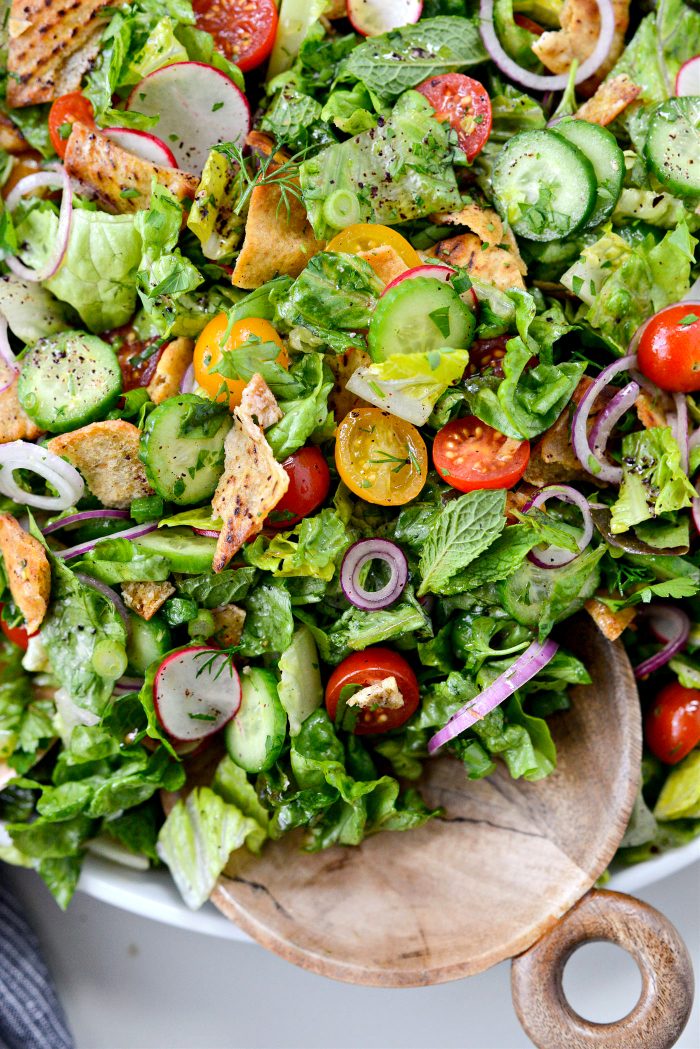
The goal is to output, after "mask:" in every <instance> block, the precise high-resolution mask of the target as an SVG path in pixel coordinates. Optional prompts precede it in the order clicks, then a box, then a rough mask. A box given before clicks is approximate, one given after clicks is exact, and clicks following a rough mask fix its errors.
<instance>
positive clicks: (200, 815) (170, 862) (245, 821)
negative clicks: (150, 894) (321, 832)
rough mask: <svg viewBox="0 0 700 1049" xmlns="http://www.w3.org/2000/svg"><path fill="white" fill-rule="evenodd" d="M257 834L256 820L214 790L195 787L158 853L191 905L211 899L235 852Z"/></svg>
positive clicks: (168, 825) (169, 822) (167, 826)
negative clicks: (222, 873) (248, 838)
mask: <svg viewBox="0 0 700 1049" xmlns="http://www.w3.org/2000/svg"><path fill="white" fill-rule="evenodd" d="M256 833H259V827H258V824H257V823H256V822H255V820H253V819H250V818H249V817H247V816H244V815H243V814H242V812H241V810H240V809H239V808H237V807H236V806H235V805H230V804H228V803H227V802H226V801H224V800H223V798H221V797H220V796H219V795H218V794H215V793H214V791H213V790H211V789H210V788H209V787H195V789H194V790H193V791H191V792H190V794H188V796H187V798H186V799H185V800H184V801H178V802H177V804H176V805H175V806H174V808H173V809H172V810H171V812H170V815H169V816H168V818H167V819H166V821H165V823H164V824H163V827H162V829H161V831H160V834H159V835H158V855H159V856H160V858H161V860H162V861H163V863H165V864H166V865H167V866H168V867H169V868H170V873H171V874H172V876H173V880H174V882H175V884H176V885H177V887H178V889H179V890H180V893H181V895H182V898H183V900H184V901H185V903H186V904H187V906H188V907H191V908H192V909H193V910H195V909H196V908H198V907H201V906H202V904H203V903H205V902H206V901H207V900H208V899H209V897H210V895H211V893H212V890H213V888H214V886H215V884H216V881H217V878H218V877H219V875H220V874H221V872H222V871H223V869H224V867H225V866H226V864H227V862H228V858H229V856H230V855H231V853H232V852H234V851H235V850H236V849H240V848H241V846H242V845H243V844H244V843H245V840H246V838H247V837H248V835H250V834H256Z"/></svg>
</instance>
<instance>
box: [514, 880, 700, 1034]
mask: <svg viewBox="0 0 700 1049" xmlns="http://www.w3.org/2000/svg"><path fill="white" fill-rule="evenodd" d="M596 940H599V941H600V940H606V941H608V942H609V943H614V944H617V945H618V946H619V947H622V948H623V949H624V950H626V951H628V952H629V954H631V955H632V957H633V958H634V960H635V961H636V963H637V965H638V966H639V970H640V972H641V974H642V993H641V995H640V998H639V1001H638V1002H637V1004H636V1005H635V1007H634V1008H633V1009H632V1011H631V1012H629V1013H628V1014H627V1016H625V1017H623V1018H622V1019H621V1020H618V1021H616V1022H615V1023H606V1024H598V1023H592V1022H591V1021H589V1020H584V1019H583V1017H582V1016H579V1015H578V1013H576V1012H574V1010H573V1009H572V1008H571V1006H570V1005H569V1003H568V1001H567V999H566V995H565V994H564V987H563V982H562V977H563V972H564V966H565V965H566V963H567V961H568V960H569V958H570V957H571V955H572V954H573V952H574V951H575V950H576V949H577V948H578V947H581V946H582V945H583V944H584V943H592V942H594V941H596ZM511 991H512V994H513V1004H514V1005H515V1011H516V1012H517V1014H518V1019H519V1020H520V1023H521V1024H522V1026H523V1027H524V1029H525V1031H526V1032H527V1034H528V1035H529V1037H530V1038H531V1040H532V1041H533V1042H534V1044H535V1045H536V1046H537V1049H561V1047H562V1046H566V1047H567V1049H630V1047H631V1046H640V1047H641V1046H643V1047H644V1049H670V1047H671V1046H673V1045H675V1044H676V1042H677V1041H678V1039H679V1037H680V1035H681V1033H682V1031H683V1028H684V1027H685V1025H686V1023H687V1022H688V1017H689V1015H690V1010H691V1007H692V1004H693V969H692V965H691V961H690V957H689V955H688V951H687V949H686V946H685V944H684V943H683V941H682V939H681V938H680V936H679V935H678V933H677V932H676V929H675V928H674V926H673V925H671V923H670V922H669V921H668V920H667V919H666V918H664V916H663V915H662V914H659V912H658V911H657V910H654V908H653V907H650V906H649V904H647V903H643V902H642V901H641V900H636V899H634V898H633V897H631V896H626V895H624V894H623V893H619V892H608V891H605V890H597V889H593V890H592V891H591V892H589V893H587V894H586V895H585V896H584V897H583V899H581V900H579V902H578V903H577V904H576V905H575V906H574V907H572V908H571V910H570V911H568V913H567V914H565V915H564V917H563V918H561V919H560V920H559V921H558V922H557V923H556V925H555V926H554V927H553V928H552V929H550V931H549V932H547V933H545V935H544V936H543V937H542V938H541V939H540V940H538V941H537V943H535V944H533V946H532V947H530V949H529V950H527V951H525V952H524V954H521V955H519V956H518V957H517V958H514V959H513V963H512V967H511Z"/></svg>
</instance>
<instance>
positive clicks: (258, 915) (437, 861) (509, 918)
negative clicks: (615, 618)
mask: <svg viewBox="0 0 700 1049" xmlns="http://www.w3.org/2000/svg"><path fill="white" fill-rule="evenodd" d="M565 641H566V644H567V645H568V646H569V648H570V649H571V650H573V651H574V652H575V653H576V654H577V655H579V656H580V657H581V658H582V659H584V661H585V663H586V665H587V667H588V669H589V671H590V673H591V676H592V678H593V684H592V685H590V686H585V687H579V688H576V689H574V690H572V707H571V709H570V710H569V711H566V712H564V713H560V714H557V715H555V716H554V717H552V718H551V719H550V725H551V728H552V733H553V736H554V738H555V741H556V744H557V750H558V754H559V767H558V769H557V771H556V772H555V773H554V774H553V775H552V776H550V777H549V778H548V779H546V780H543V781H542V782H541V783H525V782H522V781H514V780H511V779H510V777H509V775H508V773H507V772H506V771H504V770H503V769H502V768H499V770H498V772H497V773H496V774H494V775H493V776H491V777H490V778H489V779H488V780H482V781H479V782H475V783H472V782H469V781H468V780H467V778H466V776H465V773H464V768H463V766H462V765H461V764H460V763H458V762H457V761H455V760H454V759H452V758H449V757H441V758H438V759H436V760H434V761H431V762H429V763H428V764H427V766H426V773H425V775H424V778H423V781H422V783H421V789H422V792H423V794H424V796H425V798H426V800H427V802H428V804H429V805H431V806H438V805H440V806H443V807H444V809H445V815H444V816H443V817H442V818H439V819H435V820H432V821H430V822H429V823H428V824H427V825H426V826H425V827H422V828H421V829H420V830H413V831H410V832H408V833H405V834H390V833H384V834H379V835H377V836H376V837H374V838H370V839H368V840H367V841H365V842H364V843H363V844H362V845H361V846H360V847H358V848H334V849H331V850H328V851H326V852H323V853H320V854H314V855H308V854H305V853H302V852H300V851H299V838H298V837H295V836H293V835H292V836H289V837H288V838H285V839H283V840H282V841H280V842H276V843H274V844H270V845H269V846H268V847H267V848H266V850H265V851H264V854H263V855H262V857H260V858H256V857H252V856H251V857H248V858H246V859H243V860H241V861H239V865H238V867H237V869H236V871H235V872H232V873H233V876H232V877H228V878H222V879H221V881H220V883H219V885H218V887H217V889H216V890H215V892H214V896H213V901H214V903H215V904H216V906H217V907H219V909H220V910H222V911H223V913H224V914H226V915H228V916H229V917H230V918H231V919H232V920H233V921H234V922H236V924H237V925H239V926H240V927H241V928H242V929H244V930H245V931H246V932H247V933H249V934H250V935H251V936H252V937H253V938H254V939H256V940H258V942H259V943H261V944H262V945H263V946H264V947H267V948H269V949H270V950H272V951H274V952H276V953H277V954H280V955H281V956H282V957H284V958H286V959H288V960H289V961H292V962H294V963H296V964H297V965H301V966H303V967H305V968H307V969H311V970H312V971H314V972H317V973H321V974H323V975H325V976H330V977H332V978H335V979H340V980H346V981H349V982H352V983H362V984H369V985H374V986H385V987H408V986H419V985H425V984H434V983H439V982H442V981H445V980H453V979H457V978H459V977H463V976H469V975H472V974H474V973H477V972H481V971H482V970H484V969H487V968H488V967H489V966H491V965H495V964H496V963H497V962H500V961H502V960H503V959H505V958H510V957H512V956H513V955H516V954H520V953H521V952H522V951H524V950H526V949H527V948H528V947H529V946H530V945H531V944H533V943H534V942H535V941H536V940H537V939H538V938H539V937H540V936H542V934H543V933H544V932H545V931H547V930H548V929H550V928H551V927H552V926H553V925H554V924H555V922H556V921H557V919H559V918H560V917H561V916H562V915H563V914H565V913H566V911H568V910H569V908H570V907H572V906H573V904H574V903H575V902H576V901H577V900H578V899H579V898H580V897H581V896H582V894H583V893H585V892H586V891H587V890H588V889H590V887H591V886H592V884H593V882H594V881H595V879H596V878H597V877H598V876H599V875H600V874H601V873H602V872H603V871H604V870H605V868H606V867H607V865H608V863H609V862H610V860H611V859H612V856H613V854H614V852H615V850H616V848H617V845H618V843H619V841H620V839H621V837H622V834H623V833H624V829H625V826H626V824H627V820H628V818H629V814H630V812H631V809H632V805H633V803H634V799H635V797H636V794H637V789H638V786H639V775H640V756H641V723H640V709H639V701H638V699H637V690H636V686H635V683H634V678H633V676H632V672H631V669H630V666H629V662H628V660H627V657H626V655H625V653H624V651H623V649H622V647H621V646H620V645H619V643H617V644H611V643H610V642H607V641H605V640H604V638H603V637H602V636H601V635H600V633H599V632H598V630H597V628H596V627H595V626H594V625H593V624H592V623H591V622H590V621H588V620H587V619H586V620H584V619H576V620H575V621H573V624H572V625H568V629H567V632H566V636H565Z"/></svg>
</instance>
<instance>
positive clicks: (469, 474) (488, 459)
mask: <svg viewBox="0 0 700 1049" xmlns="http://www.w3.org/2000/svg"><path fill="white" fill-rule="evenodd" d="M529 461H530V442H529V441H516V440H514V439H513V438H512V437H506V436H505V435H504V434H502V433H500V432H499V431H498V430H494V429H493V427H492V426H487V425H486V423H482V422H481V420H480V419H477V418H476V417H475V416H473V415H467V416H465V417H464V418H463V419H455V420H454V421H453V422H451V423H448V424H447V426H443V428H442V429H441V430H440V431H439V433H438V435H437V437H436V438H435V441H434V442H433V462H434V463H435V469H436V470H437V472H438V473H439V474H440V476H441V477H442V479H443V480H444V481H447V483H448V484H451V485H452V487H453V488H456V489H457V490H458V491H460V492H473V491H475V490H476V489H477V488H512V487H513V485H514V484H516V483H517V482H518V481H519V480H520V478H521V477H522V476H523V474H524V473H525V470H526V468H527V464H528V462H529Z"/></svg>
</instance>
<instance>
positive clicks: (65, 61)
mask: <svg viewBox="0 0 700 1049" xmlns="http://www.w3.org/2000/svg"><path fill="white" fill-rule="evenodd" d="M110 2H111V0H12V6H11V8H10V20H9V39H8V49H7V70H8V73H9V77H8V79H7V101H8V104H9V105H10V106H12V107H13V108H17V107H21V106H33V105H35V104H36V103H37V102H53V100H54V99H55V98H58V97H59V95H65V94H66V93H67V92H68V91H77V90H78V89H79V88H80V84H81V81H82V79H83V76H84V74H85V73H87V71H88V70H89V68H90V66H91V64H92V62H93V61H94V60H95V58H96V57H97V53H98V51H99V43H100V36H101V35H102V31H103V29H104V28H105V26H106V24H107V22H106V17H105V9H106V8H107V7H108V6H109V5H110Z"/></svg>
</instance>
